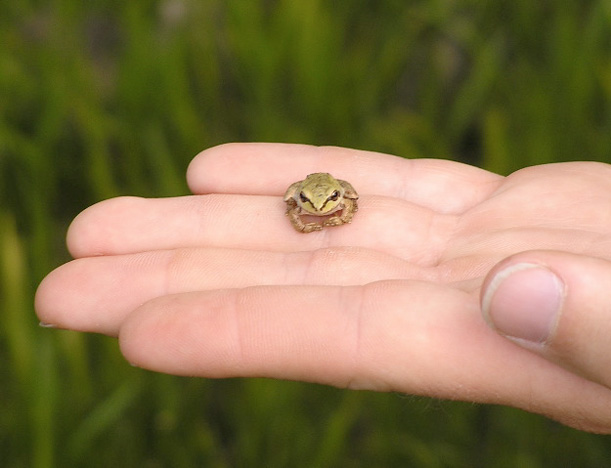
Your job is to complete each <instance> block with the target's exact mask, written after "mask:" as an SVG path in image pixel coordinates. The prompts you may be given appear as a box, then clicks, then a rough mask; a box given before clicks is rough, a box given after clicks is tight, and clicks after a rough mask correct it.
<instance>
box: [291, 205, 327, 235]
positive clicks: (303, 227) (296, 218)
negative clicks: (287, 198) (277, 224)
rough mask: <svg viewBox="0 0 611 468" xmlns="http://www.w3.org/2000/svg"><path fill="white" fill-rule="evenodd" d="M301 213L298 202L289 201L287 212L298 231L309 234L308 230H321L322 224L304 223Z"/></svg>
mask: <svg viewBox="0 0 611 468" xmlns="http://www.w3.org/2000/svg"><path fill="white" fill-rule="evenodd" d="M300 213H301V208H299V206H297V204H296V203H294V202H293V203H290V202H289V203H288V207H287V209H286V213H285V214H286V215H287V216H288V217H289V220H290V221H291V224H292V225H293V227H294V228H295V230H296V231H298V232H303V233H306V234H307V233H308V232H313V231H320V230H321V229H322V225H320V224H318V223H304V222H303V221H302V219H301V216H300Z"/></svg>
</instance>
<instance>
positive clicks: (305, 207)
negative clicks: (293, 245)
mask: <svg viewBox="0 0 611 468" xmlns="http://www.w3.org/2000/svg"><path fill="white" fill-rule="evenodd" d="M358 197H359V196H358V194H357V193H356V190H354V188H353V187H352V185H350V184H349V183H348V182H346V181H345V180H338V179H335V178H334V177H333V176H332V175H331V174H327V173H324V172H319V173H315V174H310V175H308V176H307V177H306V178H305V179H304V180H300V181H299V182H295V183H293V184H291V185H290V186H289V188H288V189H287V191H286V193H285V194H284V201H285V202H286V204H287V208H286V215H287V216H288V217H289V220H290V221H291V224H292V225H293V227H294V228H295V230H296V231H298V232H303V233H309V232H314V231H321V230H322V228H323V227H325V226H329V227H330V226H341V225H342V224H349V223H351V222H352V218H353V217H354V213H356V212H357V211H358V205H357V199H358ZM338 211H341V214H340V215H339V216H337V215H336V216H329V215H332V214H334V213H337V212H338ZM302 215H310V216H329V217H328V218H327V219H325V220H324V221H323V222H322V223H315V222H312V223H304V222H303V220H302V219H301V216H302Z"/></svg>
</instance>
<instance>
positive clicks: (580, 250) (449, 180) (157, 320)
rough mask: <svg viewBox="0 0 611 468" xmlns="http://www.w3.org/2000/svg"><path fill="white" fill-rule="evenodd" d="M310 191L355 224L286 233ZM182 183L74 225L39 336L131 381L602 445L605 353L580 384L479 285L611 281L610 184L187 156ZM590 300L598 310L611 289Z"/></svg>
mask: <svg viewBox="0 0 611 468" xmlns="http://www.w3.org/2000/svg"><path fill="white" fill-rule="evenodd" d="M313 172H330V173H331V174H333V175H334V176H335V177H338V178H341V179H345V180H347V181H349V182H350V183H352V184H353V185H354V187H355V189H356V190H357V191H358V192H359V194H360V198H359V212H358V213H357V214H356V215H355V217H354V220H353V221H352V224H350V225H344V226H339V227H333V228H329V229H325V230H323V231H320V232H314V233H310V234H301V233H297V232H295V230H294V229H293V228H292V226H291V225H290V223H289V222H288V220H287V218H286V217H285V216H284V211H285V204H284V202H283V199H282V195H283V193H284V191H285V190H286V188H287V187H288V186H289V185H290V184H291V183H292V182H294V181H296V180H300V179H303V177H304V176H305V175H307V174H310V173H313ZM188 182H189V186H190V187H191V190H192V191H193V193H194V194H195V195H193V196H187V197H177V198H170V199H140V198H134V197H123V198H117V199H112V200H108V201H105V202H101V203H99V204H97V205H94V206H93V207H91V208H89V209H87V210H86V211H84V212H83V213H81V214H80V215H79V216H78V217H77V218H76V219H75V221H74V222H73V224H72V226H71V228H70V230H69V233H68V246H69V249H70V252H71V253H72V255H73V256H74V257H75V258H76V260H74V261H72V262H70V263H68V264H66V265H63V266H61V267H60V268H58V269H57V270H55V271H54V272H52V273H51V274H50V275H49V276H48V277H47V278H46V279H45V280H44V281H43V283H42V284H41V286H40V288H39V290H38V292H37V297H36V308H37V312H38V315H39V317H40V319H41V320H42V321H43V322H45V323H47V324H51V325H53V326H56V327H61V328H69V329H75V330H81V331H88V332H97V333H105V334H109V335H116V336H118V337H119V341H120V345H121V349H122V352H123V353H124V355H125V356H126V358H127V359H128V360H129V361H130V362H132V363H133V364H135V365H138V366H142V367H145V368H148V369H153V370H157V371H161V372H167V373H172V374H180V375H197V376H203V377H212V378H214V377H231V376H266V377H271V378H280V379H291V380H303V381H311V382H319V383H324V384H329V385H334V386H339V387H346V388H354V389H371V390H377V391H398V392H405V393H411V394H422V395H430V396H435V397H441V398H451V399H463V400H469V401H477V402H488V403H500V404H507V405H512V406H516V407H520V408H523V409H526V410H528V411H532V412H537V413H541V414H545V415H547V416H549V417H552V418H554V419H557V420H559V421H561V422H563V423H565V424H568V425H571V426H573V427H578V428H581V429H585V430H590V431H597V432H611V390H610V387H611V375H610V374H611V373H609V372H608V371H607V370H606V369H608V368H609V364H611V361H610V358H609V357H607V356H609V355H610V354H611V353H606V352H603V351H606V350H601V349H600V347H597V348H596V350H591V349H588V350H584V354H583V356H587V359H586V358H585V357H584V361H587V363H586V364H585V365H584V366H585V367H584V366H581V364H580V363H581V361H580V358H579V356H580V355H579V353H576V355H575V356H576V357H575V358H574V360H572V361H571V359H573V358H571V359H568V360H566V359H564V358H565V357H566V356H563V353H562V352H556V351H554V350H552V351H549V350H547V349H541V350H537V351H535V352H533V351H532V350H527V349H524V348H523V347H520V346H518V345H516V344H515V343H514V342H512V341H510V340H507V339H506V338H505V337H503V336H501V335H499V334H498V333H497V332H495V331H494V330H492V329H491V328H490V327H489V326H488V325H487V324H486V322H485V321H484V319H483V318H482V313H481V306H480V296H481V294H482V291H481V290H482V285H486V284H487V280H486V277H487V275H488V276H489V275H490V272H491V270H493V269H494V267H495V265H497V264H498V263H499V262H501V261H503V260H504V259H507V258H508V257H510V260H509V261H511V258H515V256H516V254H517V257H519V256H520V255H522V256H524V255H530V256H529V257H528V260H529V261H532V259H533V258H535V259H538V260H539V261H541V262H542V263H546V262H547V263H550V262H551V264H553V265H555V264H556V263H557V262H560V263H562V262H565V263H567V264H568V263H570V262H571V261H572V259H573V257H576V256H577V257H579V259H582V258H585V259H586V261H588V262H593V265H594V267H593V268H600V269H601V271H604V274H606V272H607V267H608V265H607V262H608V261H609V260H611V258H610V257H611V235H610V233H611V167H609V166H606V165H603V164H597V163H586V162H575V163H563V164H554V165H544V166H536V167H530V168H526V169H523V170H521V171H518V172H516V173H514V174H512V175H510V176H509V177H502V176H499V175H496V174H492V173H489V172H486V171H483V170H480V169H477V168H474V167H471V166H467V165H463V164H459V163H455V162H451V161H442V160H406V159H400V158H396V157H393V156H388V155H382V154H377V153H369V152H362V151H355V150H349V149H343V148H326V147H325V148H315V147H310V146H302V145H281V144H233V145H224V146H220V147H216V148H212V149H210V150H207V151H204V152H203V153H201V154H200V155H198V156H197V157H196V158H195V159H194V161H193V162H192V164H191V166H190V167H189V171H188ZM521 252H525V253H521ZM558 255H560V257H558ZM512 256H514V257H512ZM533 256H534V257H533ZM550 256H552V257H550ZM505 261H508V260H505ZM554 262H556V263H554ZM553 265H552V266H553ZM497 268H498V267H497ZM609 270H611V268H610V269H609ZM572 271H573V270H572ZM574 271H575V277H583V276H584V275H583V274H580V272H579V270H578V269H574ZM609 278H611V273H609ZM601 281H602V285H601V286H600V288H602V289H601V291H603V290H604V287H607V288H608V287H609V285H610V284H611V282H609V283H606V282H605V281H603V280H601ZM601 294H602V292H601ZM569 332H570V330H569V331H567V332H566V333H569ZM558 333H559V336H560V337H562V333H565V330H564V328H563V326H562V322H561V326H560V328H559V331H558ZM567 341H569V340H567ZM573 342H575V340H573ZM588 346H589V345H588ZM608 351H611V346H610V347H609V349H608ZM593 360H594V361H596V364H592V366H590V362H591V361H593Z"/></svg>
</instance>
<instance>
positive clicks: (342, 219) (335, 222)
mask: <svg viewBox="0 0 611 468" xmlns="http://www.w3.org/2000/svg"><path fill="white" fill-rule="evenodd" d="M358 209H359V207H358V204H357V203H356V200H352V199H350V198H346V199H344V208H343V209H342V214H341V216H332V217H331V218H329V219H327V220H326V221H325V222H324V225H325V226H341V225H342V224H349V223H351V222H352V218H353V217H354V213H356V212H357V211H358Z"/></svg>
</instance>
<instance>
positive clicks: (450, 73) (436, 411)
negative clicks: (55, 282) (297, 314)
mask: <svg viewBox="0 0 611 468" xmlns="http://www.w3.org/2000/svg"><path fill="white" fill-rule="evenodd" d="M0 44H1V45H0V260H1V264H0V268H1V269H0V317H1V323H2V326H1V327H0V460H1V464H2V466H3V467H52V466H88V467H96V466H100V467H101V466H145V467H161V466H176V467H182V466H184V467H191V466H211V467H229V466H266V467H280V466H308V467H331V466H345V467H350V466H423V467H462V466H475V467H477V466H481V467H484V466H486V467H505V466H507V467H513V466H520V467H546V466H562V465H565V464H566V463H567V462H569V461H570V464H571V466H575V467H579V466H584V467H591V466H604V465H606V464H607V463H608V461H609V459H611V443H610V441H609V439H607V438H604V437H600V436H594V435H590V434H585V433H580V432H577V431H573V430H570V429H567V428H565V427H561V426H559V425H557V424H555V423H552V422H550V421H548V420H546V419H544V418H541V417H538V416H534V415H529V414H526V413H523V412H520V411H517V410H512V409H509V408H500V407H488V406H474V405H470V404H464V403H448V402H436V401H432V400H428V399H423V398H413V397H402V396H398V395H390V394H373V393H367V392H348V391H341V390H337V389H331V388H326V387H320V386H315V385H307V384H300V383H291V382H275V381H267V380H257V379H253V380H219V381H204V380H199V379H186V378H177V377H171V376H165V375H157V374H152V373H147V372H144V371H140V370H136V369H133V368H131V367H130V366H129V365H127V364H126V363H125V362H124V361H123V359H122V358H121V356H120V355H119V354H118V351H117V346H116V343H115V341H114V340H112V339H109V338H105V337H96V336H84V335H81V334H77V333H70V332H60V331H54V332H52V333H51V332H49V331H47V330H44V329H40V328H39V327H38V325H37V321H36V318H35V316H34V313H33V307H32V297H33V293H34V290H35V287H36V285H37V284H38V282H39V281H40V280H41V279H42V277H43V276H44V275H45V274H46V273H47V272H49V271H50V270H51V269H52V268H54V267H56V266H57V265H58V264H60V263H61V262H62V261H65V260H67V258H68V257H67V253H66V251H65V248H64V247H63V236H64V234H65V230H66V227H67V225H68V223H69V221H70V219H71V218H72V217H74V216H75V215H76V214H77V213H78V212H79V211H80V210H81V209H83V208H85V207H86V206H88V205H90V204H92V203H94V202H96V201H99V200H101V199H104V198H108V197H111V196H115V195H119V194H134V195H142V196H168V195H179V194H183V193H186V185H185V183H184V181H183V174H184V171H185V168H186V165H187V164H188V162H189V160H190V158H191V157H192V156H193V155H194V154H195V153H197V152H198V151H200V150H202V149H204V148H206V147H210V146H213V145H216V144H219V143H223V142H227V141H284V142H301V143H311V144H334V145H342V146H349V147H355V148H361V149H371V150H377V151H383V152H390V153H394V154H397V155H401V156H405V157H442V158H456V159H459V160H462V161H465V162H469V163H472V164H477V165H480V166H482V167H485V168H487V169H490V170H493V171H496V172H499V173H509V172H511V171H513V170H515V169H518V168H520V167H523V166H526V165H531V164H539V163H547V162H552V161H566V160H576V159H588V160H599V161H607V162H610V161H611V138H610V135H611V107H610V102H611V3H610V2H608V1H605V0H600V1H570V0H569V1H565V2H555V1H551V0H543V1H539V2H533V1H530V0H516V1H513V2H509V1H498V2H481V1H474V0H431V1H423V0H420V1H419V0H409V1H408V0H405V1H404V0H382V1H372V0H369V1H357V0H344V1H341V2H323V1H316V0H311V1H309V0H253V1H247V0H235V1H232V0H229V1H223V0H203V1H195V0H142V1H137V2H136V1H131V2H124V1H118V0H105V1H104V0H97V1H96V0H93V1H89V2H78V1H76V0H72V1H69V0H66V1H60V0H51V1H47V2H43V1H34V0H24V1H20V2H11V1H9V0H0Z"/></svg>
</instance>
